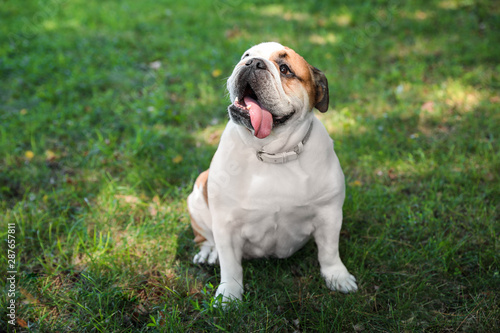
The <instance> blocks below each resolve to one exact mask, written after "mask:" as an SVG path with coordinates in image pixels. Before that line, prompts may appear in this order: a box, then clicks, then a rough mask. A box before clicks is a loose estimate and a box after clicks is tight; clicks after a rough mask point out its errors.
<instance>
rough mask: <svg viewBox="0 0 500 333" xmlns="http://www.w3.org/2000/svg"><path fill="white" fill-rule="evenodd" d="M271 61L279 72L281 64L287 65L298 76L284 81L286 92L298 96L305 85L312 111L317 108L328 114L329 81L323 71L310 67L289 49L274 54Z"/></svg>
mask: <svg viewBox="0 0 500 333" xmlns="http://www.w3.org/2000/svg"><path fill="white" fill-rule="evenodd" d="M270 60H271V61H273V62H274V63H275V65H276V67H277V68H278V71H279V66H280V64H281V63H285V64H286V65H287V66H288V67H289V68H290V70H291V71H292V72H293V73H294V74H295V76H296V77H290V78H284V79H283V80H282V84H283V89H284V90H285V92H287V93H288V92H290V91H294V92H295V95H297V92H298V91H300V89H301V88H302V85H303V86H304V87H305V88H306V91H307V94H308V96H309V104H310V107H311V109H312V108H313V107H316V108H317V109H318V110H319V111H321V112H326V110H327V109H328V81H327V80H326V77H325V76H324V74H323V73H321V71H319V70H318V69H317V68H315V67H313V66H311V65H309V64H308V63H307V61H306V60H305V59H304V58H302V57H301V56H300V55H299V54H298V53H296V52H295V51H294V50H292V49H290V48H288V47H285V49H284V50H280V51H276V52H274V53H273V54H272V55H271V59H270Z"/></svg>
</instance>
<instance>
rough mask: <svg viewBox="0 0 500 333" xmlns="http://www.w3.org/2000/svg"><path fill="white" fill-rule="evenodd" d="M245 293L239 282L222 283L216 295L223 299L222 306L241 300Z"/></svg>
mask: <svg viewBox="0 0 500 333" xmlns="http://www.w3.org/2000/svg"><path fill="white" fill-rule="evenodd" d="M242 295H243V287H242V286H240V285H239V284H237V283H221V284H220V285H219V288H217V292H216V293H215V297H216V298H217V299H219V300H220V301H222V306H225V305H226V304H227V303H229V302H232V301H241V299H242Z"/></svg>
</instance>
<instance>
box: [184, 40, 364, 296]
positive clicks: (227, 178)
mask: <svg viewBox="0 0 500 333" xmlns="http://www.w3.org/2000/svg"><path fill="white" fill-rule="evenodd" d="M228 90H229V93H230V98H231V102H232V104H231V105H230V106H229V115H230V118H231V119H230V121H229V123H228V124H227V126H226V129H225V130H224V133H223V134H222V137H221V140H220V144H219V147H218V149H217V152H216V153H215V155H214V157H213V160H212V163H211V165H210V171H208V170H207V171H205V172H204V173H202V174H201V175H200V176H199V177H198V179H197V181H196V183H195V186H194V190H193V193H191V195H190V196H189V197H188V208H189V212H190V214H191V221H192V226H193V229H194V232H195V235H196V238H195V241H196V242H197V243H199V244H200V246H201V250H200V252H199V253H198V254H197V255H196V256H195V258H194V262H195V263H209V264H215V263H216V261H217V260H219V261H220V266H221V284H220V286H219V288H218V290H217V295H219V294H222V295H223V298H224V300H227V299H229V298H236V299H241V296H242V293H243V271H242V267H241V259H242V258H260V257H269V256H274V257H278V258H286V257H289V256H290V255H292V254H293V253H295V252H296V251H297V250H298V249H300V248H301V247H302V246H303V245H304V244H305V243H306V242H307V241H308V240H309V239H310V238H311V237H314V239H315V241H316V243H317V245H318V256H319V262H320V265H321V273H322V275H323V276H324V277H325V279H326V282H327V286H328V287H329V288H330V289H332V290H340V291H342V292H349V291H355V290H357V286H356V283H355V278H354V277H353V276H352V275H351V274H349V272H348V271H347V269H346V268H345V266H344V264H343V263H342V261H341V260H340V256H339V253H338V240H339V232H340V228H341V225H342V205H343V202H344V197H345V185H344V175H343V173H342V169H341V167H340V163H339V161H338V158H337V156H336V154H335V152H334V150H333V143H332V140H331V138H330V136H329V135H328V132H327V131H326V129H325V128H324V126H323V125H322V124H321V122H320V121H319V120H318V119H317V118H316V117H315V116H314V115H313V113H312V109H313V108H314V107H316V108H317V109H319V110H320V111H322V112H325V111H326V110H327V108H328V83H327V80H326V78H325V76H324V75H323V73H321V72H320V71H319V70H318V69H316V68H314V67H312V66H310V65H309V64H307V62H306V61H305V60H304V59H303V58H302V57H301V56H299V55H298V54H297V53H295V52H294V51H293V50H291V49H289V48H286V47H284V46H282V45H280V44H278V43H263V44H259V45H256V46H254V47H252V48H251V49H249V50H248V51H246V52H245V54H244V56H243V57H242V60H241V61H240V62H239V63H238V64H237V65H236V67H235V69H234V71H233V74H232V75H231V77H230V78H229V79H228Z"/></svg>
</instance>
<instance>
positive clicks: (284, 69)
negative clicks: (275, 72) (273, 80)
mask: <svg viewBox="0 0 500 333" xmlns="http://www.w3.org/2000/svg"><path fill="white" fill-rule="evenodd" d="M280 72H281V74H283V75H287V74H289V73H290V68H288V66H287V65H281V66H280Z"/></svg>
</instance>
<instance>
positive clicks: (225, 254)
mask: <svg viewBox="0 0 500 333" xmlns="http://www.w3.org/2000/svg"><path fill="white" fill-rule="evenodd" d="M221 229H222V230H221ZM214 236H215V244H216V248H217V252H218V253H219V263H220V274H221V282H220V285H219V287H218V288H217V292H216V297H217V296H219V295H222V302H223V303H225V302H228V301H230V300H231V299H237V300H241V298H242V295H243V268H242V266H241V258H242V253H241V246H240V245H241V242H240V241H239V238H237V237H236V238H235V237H234V236H235V235H234V234H232V233H231V232H230V231H228V228H219V229H218V232H216V233H215V234H214Z"/></svg>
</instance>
